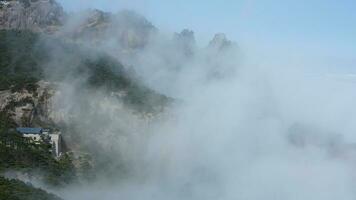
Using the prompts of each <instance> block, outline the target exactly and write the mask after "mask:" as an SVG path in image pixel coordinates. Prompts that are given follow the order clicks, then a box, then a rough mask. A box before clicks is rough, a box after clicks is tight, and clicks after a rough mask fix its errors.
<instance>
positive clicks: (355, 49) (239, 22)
mask: <svg viewBox="0 0 356 200" xmlns="http://www.w3.org/2000/svg"><path fill="white" fill-rule="evenodd" d="M59 1H60V2H61V3H62V5H63V6H64V7H65V9H66V10H78V9H84V8H87V7H95V8H99V9H103V10H107V11H117V10H120V9H123V8H129V9H134V10H136V11H138V12H139V13H141V14H143V15H145V16H146V17H147V18H148V19H149V20H150V21H152V22H153V24H154V25H156V26H157V27H158V28H159V29H163V30H166V31H180V30H181V29H183V28H190V29H193V30H194V31H195V33H196V36H197V38H199V40H201V41H203V42H206V41H207V40H209V39H210V38H211V37H212V36H213V34H214V33H216V32H224V33H226V34H227V35H228V37H229V38H231V39H233V40H235V41H237V42H238V43H240V44H241V45H242V46H248V47H253V48H254V47H258V49H259V51H260V52H268V53H271V51H272V50H273V52H283V53H289V54H290V55H291V57H294V59H295V60H298V59H299V58H300V57H303V59H304V60H309V61H310V62H311V63H312V62H318V65H323V64H325V65H330V66H333V67H335V66H339V65H340V66H343V67H348V68H350V67H352V66H356V56H355V55H356V45H355V44H356V25H355V23H356V12H355V10H356V1H354V0H340V1H335V0H298V1H295V0H224V1H222V0H209V1H207V0H194V1H192V0H169V1H167V0H146V1H144V0H59ZM278 55H279V53H276V54H275V55H274V56H278Z"/></svg>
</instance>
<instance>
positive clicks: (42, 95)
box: [0, 82, 55, 126]
mask: <svg viewBox="0 0 356 200" xmlns="http://www.w3.org/2000/svg"><path fill="white" fill-rule="evenodd" d="M54 93H55V90H53V87H52V86H51V85H50V83H47V82H39V83H38V88H37V90H36V91H35V92H29V91H27V90H22V91H20V92H11V91H9V90H5V91H0V112H6V113H8V114H9V115H10V116H11V119H12V120H13V121H14V122H15V123H16V124H17V125H18V126H34V125H41V124H42V123H43V124H48V123H51V121H52V120H51V118H50V116H51V113H52V110H51V107H52V106H51V103H52V96H53V95H54Z"/></svg>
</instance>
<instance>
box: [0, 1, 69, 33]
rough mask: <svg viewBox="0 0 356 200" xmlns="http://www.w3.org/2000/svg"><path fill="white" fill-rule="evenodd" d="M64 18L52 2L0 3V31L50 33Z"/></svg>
mask: <svg viewBox="0 0 356 200" xmlns="http://www.w3.org/2000/svg"><path fill="white" fill-rule="evenodd" d="M64 16H65V14H64V12H63V9H62V7H61V6H60V5H59V4H58V3H56V2H55V1H54V0H6V1H4V0H3V1H0V29H14V30H25V29H26V30H32V31H36V32H48V33H51V32H55V31H56V30H57V29H58V28H59V27H60V26H61V24H62V23H63V20H64Z"/></svg>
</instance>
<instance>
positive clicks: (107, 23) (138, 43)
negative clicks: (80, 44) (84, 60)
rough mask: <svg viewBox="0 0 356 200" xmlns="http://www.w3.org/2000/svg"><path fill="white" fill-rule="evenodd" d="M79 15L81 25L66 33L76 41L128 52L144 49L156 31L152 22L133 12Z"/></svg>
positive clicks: (67, 30)
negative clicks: (112, 46)
mask: <svg viewBox="0 0 356 200" xmlns="http://www.w3.org/2000/svg"><path fill="white" fill-rule="evenodd" d="M79 15H80V17H79V18H83V19H81V20H79V21H80V23H79V24H76V25H74V26H73V25H72V27H70V28H69V29H68V28H65V29H66V32H68V33H69V34H72V36H73V37H74V38H75V39H76V40H79V41H80V40H83V41H85V42H88V41H89V42H94V43H96V44H97V45H100V44H102V43H104V45H105V46H110V45H115V46H118V47H120V48H121V49H126V50H130V49H137V48H142V47H144V46H145V45H146V44H147V42H148V40H149V36H150V34H152V33H153V32H154V31H156V28H155V27H154V26H153V25H152V24H151V23H150V22H148V21H147V20H146V19H145V18H144V17H143V16H141V15H139V14H137V13H135V12H133V11H126V10H124V11H120V12H118V13H117V14H112V13H107V12H103V11H100V10H88V11H86V12H85V13H80V14H79ZM74 18H75V16H74ZM105 42H108V43H109V44H106V43H105Z"/></svg>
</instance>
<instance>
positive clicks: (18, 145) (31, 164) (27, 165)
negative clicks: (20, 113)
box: [0, 112, 76, 186]
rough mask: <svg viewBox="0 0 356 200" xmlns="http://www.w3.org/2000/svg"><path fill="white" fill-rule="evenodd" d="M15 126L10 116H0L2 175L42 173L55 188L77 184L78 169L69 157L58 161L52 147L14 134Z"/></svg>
mask: <svg viewBox="0 0 356 200" xmlns="http://www.w3.org/2000/svg"><path fill="white" fill-rule="evenodd" d="M15 126H16V125H15V124H14V122H12V121H11V120H10V118H9V117H8V116H7V114H6V113H4V112H0V172H1V171H6V170H9V169H11V170H16V171H22V172H27V173H32V172H35V171H37V170H39V171H41V173H42V175H43V177H44V181H45V182H47V183H48V184H50V185H53V186H54V185H63V184H68V183H70V182H72V181H74V180H75V177H76V173H75V168H74V166H73V164H72V160H71V157H70V156H69V155H67V154H65V155H64V156H62V157H61V158H60V159H59V160H56V159H55V158H53V156H52V154H51V152H50V149H51V145H50V144H48V143H45V142H36V143H35V142H34V141H32V140H31V139H29V138H24V137H22V135H20V134H19V133H17V132H16V131H12V130H11V129H12V128H14V127H15Z"/></svg>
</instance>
